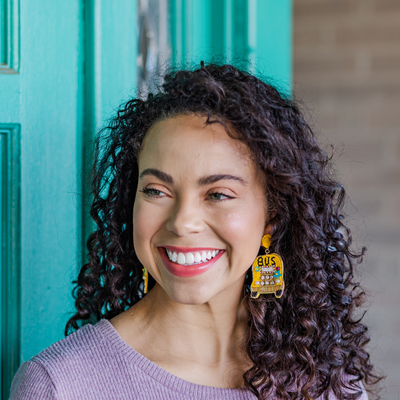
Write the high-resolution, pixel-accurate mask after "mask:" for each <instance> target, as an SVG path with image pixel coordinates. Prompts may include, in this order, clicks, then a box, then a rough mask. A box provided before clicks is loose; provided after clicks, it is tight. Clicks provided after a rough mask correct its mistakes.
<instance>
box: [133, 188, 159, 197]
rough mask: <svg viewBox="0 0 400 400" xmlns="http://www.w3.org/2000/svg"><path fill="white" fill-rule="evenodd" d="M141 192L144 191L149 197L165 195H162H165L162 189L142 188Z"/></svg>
mask: <svg viewBox="0 0 400 400" xmlns="http://www.w3.org/2000/svg"><path fill="white" fill-rule="evenodd" d="M139 192H142V193H144V194H145V196H148V197H164V196H162V195H163V194H164V195H165V193H164V192H162V191H161V190H157V189H151V188H144V189H142V190H139Z"/></svg>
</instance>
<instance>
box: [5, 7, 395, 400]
mask: <svg viewBox="0 0 400 400" xmlns="http://www.w3.org/2000/svg"><path fill="white" fill-rule="evenodd" d="M213 57H215V58H217V59H221V58H223V59H225V60H226V61H227V62H231V63H234V64H238V65H239V66H242V67H245V68H247V69H249V70H250V71H251V72H254V73H256V74H263V75H265V76H267V77H269V78H270V79H271V81H272V82H274V83H275V84H276V85H277V86H278V87H279V88H280V89H281V90H282V91H284V92H286V93H292V94H293V95H294V96H295V98H297V99H299V100H300V101H301V102H302V107H303V109H304V110H305V112H306V114H307V116H308V119H309V120H310V121H311V123H312V125H313V127H314V128H315V130H316V131H317V132H318V134H319V137H320V142H321V143H322V145H323V146H324V147H325V148H326V150H327V151H328V152H329V153H332V151H333V150H332V148H331V147H330V145H332V146H333V148H334V155H333V159H334V160H335V162H336V165H337V170H338V175H339V176H340V178H341V180H342V181H343V183H344V186H345V188H346V189H347V192H348V195H349V200H350V201H349V203H348V206H347V209H346V213H347V214H348V215H349V218H348V224H349V225H350V227H351V228H352V230H353V236H354V240H355V244H356V247H361V246H364V245H365V246H367V247H368V253H367V256H366V258H365V262H364V263H363V264H362V265H361V266H360V267H359V269H358V272H359V277H360V279H361V280H362V284H363V285H364V287H365V288H366V290H367V293H368V304H369V306H370V308H369V311H368V313H367V316H366V319H365V321H366V322H367V323H368V325H369V326H370V331H371V335H372V338H373V339H372V341H371V343H370V346H369V348H370V350H371V356H372V360H373V362H374V363H375V364H376V365H377V367H378V368H380V370H382V371H383V372H384V373H386V374H387V375H388V379H387V381H386V388H385V390H384V391H383V392H382V397H383V398H384V399H388V400H395V399H400V389H399V379H400V310H399V308H400V291H399V290H398V289H397V287H398V286H399V285H400V272H399V267H400V255H399V254H398V251H400V136H399V126H400V2H399V0H69V1H68V2H65V1H64V2H55V1H52V0H0V179H1V189H0V201H1V203H0V205H1V213H0V222H1V232H0V238H1V243H2V246H1V248H0V252H1V275H0V295H1V308H0V313H1V318H0V324H1V329H0V343H1V363H0V375H1V393H2V398H7V394H8V391H9V386H10V383H11V380H12V377H13V375H14V373H15V371H16V369H17V368H18V366H19V365H20V363H21V362H23V361H25V360H28V359H30V358H31V357H32V356H34V355H35V354H37V353H38V352H39V351H41V350H42V349H44V348H46V347H48V346H49V345H51V344H52V343H54V342H55V341H57V340H60V339H62V338H63V330H64V326H65V323H66V321H67V320H68V318H69V317H70V315H71V312H72V311H73V302H72V298H71V290H72V283H71V282H72V280H73V279H75V278H76V276H77V271H78V270H79V268H80V266H81V265H82V263H84V262H85V259H86V250H85V242H86V239H87V235H88V233H89V232H90V230H91V228H92V224H91V221H90V219H89V218H88V203H89V197H88V190H87V187H88V185H87V182H86V180H85V176H87V173H88V170H89V165H90V160H91V149H92V141H93V137H94V135H95V132H96V131H97V130H98V129H99V128H100V127H101V126H103V125H104V123H105V121H106V120H107V118H109V117H110V116H112V115H113V113H114V112H115V110H116V108H117V107H118V106H119V105H120V104H121V103H122V102H124V101H126V100H128V99H129V98H131V97H134V96H137V95H139V94H140V95H141V96H143V95H145V94H146V93H147V92H148V91H151V89H152V85H151V82H152V81H153V80H154V79H155V78H156V74H155V72H154V71H156V70H161V71H162V70H163V68H165V66H166V65H171V66H174V65H179V66H184V65H188V66H191V65H192V64H193V63H197V64H200V61H201V60H205V61H206V62H207V60H210V59H212V58H213Z"/></svg>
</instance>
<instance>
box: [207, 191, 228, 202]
mask: <svg viewBox="0 0 400 400" xmlns="http://www.w3.org/2000/svg"><path fill="white" fill-rule="evenodd" d="M209 197H210V199H211V200H216V201H222V200H227V199H231V198H232V197H230V196H227V195H226V194H223V193H219V192H215V193H210V194H209Z"/></svg>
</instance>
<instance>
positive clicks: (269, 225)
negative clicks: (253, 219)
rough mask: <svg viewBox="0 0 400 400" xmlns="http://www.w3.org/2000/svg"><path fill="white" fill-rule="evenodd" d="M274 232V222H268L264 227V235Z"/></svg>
mask: <svg viewBox="0 0 400 400" xmlns="http://www.w3.org/2000/svg"><path fill="white" fill-rule="evenodd" d="M273 232H274V228H273V224H272V223H270V222H268V224H267V226H266V227H265V229H264V235H271V236H272V233H273Z"/></svg>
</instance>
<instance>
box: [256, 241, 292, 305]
mask: <svg viewBox="0 0 400 400" xmlns="http://www.w3.org/2000/svg"><path fill="white" fill-rule="evenodd" d="M261 244H262V245H263V247H265V255H263V256H258V257H257V258H256V259H255V260H254V262H253V266H252V272H253V281H252V282H251V286H250V296H251V298H252V299H257V298H258V297H259V296H260V294H268V293H274V294H275V297H276V298H278V299H279V298H280V297H282V295H283V291H284V289H285V282H284V280H283V272H284V269H283V261H282V258H281V257H280V256H279V255H278V254H275V253H274V254H270V253H269V247H270V245H271V235H264V236H263V238H262V242H261Z"/></svg>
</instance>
